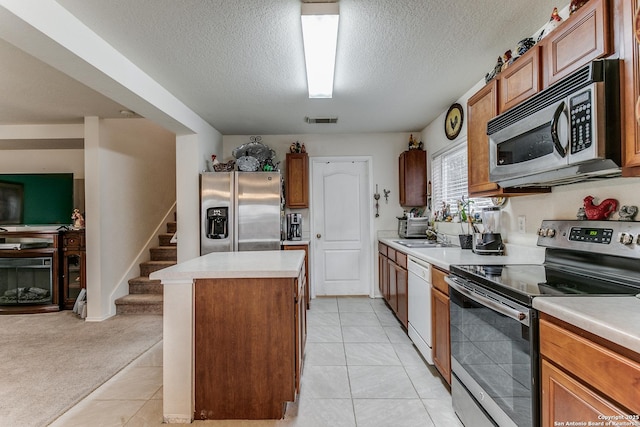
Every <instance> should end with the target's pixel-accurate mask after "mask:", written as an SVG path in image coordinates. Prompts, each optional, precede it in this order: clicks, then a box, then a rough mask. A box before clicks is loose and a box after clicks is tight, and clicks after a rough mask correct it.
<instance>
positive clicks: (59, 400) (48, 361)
mask: <svg viewBox="0 0 640 427" xmlns="http://www.w3.org/2000/svg"><path fill="white" fill-rule="evenodd" d="M161 339H162V316H157V315H136V316H115V317H112V318H109V319H107V320H105V321H103V322H85V321H84V320H82V319H80V318H78V317H77V316H76V315H75V314H73V313H72V312H71V311H61V312H58V313H46V314H28V315H7V316H0V426H13V427H23V426H24V427H29V426H37V427H41V426H46V425H47V424H49V423H50V422H52V421H53V420H54V419H55V418H57V417H58V416H60V414H62V413H64V412H65V411H66V410H68V409H69V408H70V407H72V406H73V405H75V404H76V403H77V402H79V401H80V400H81V399H82V398H84V397H85V396H87V395H88V394H89V393H91V392H92V391H93V390H95V389H96V388H97V387H99V386H100V385H101V384H103V383H104V382H105V381H106V380H108V379H109V378H111V377H112V376H113V375H115V374H116V373H117V372H118V371H120V370H121V369H122V368H124V367H125V366H127V365H128V364H129V363H130V362H131V361H132V360H134V359H135V358H136V357H138V356H140V355H141V354H142V353H144V352H145V351H146V350H148V349H149V348H151V347H152V346H153V345H154V344H156V343H158V342H159V341H160V340H161Z"/></svg>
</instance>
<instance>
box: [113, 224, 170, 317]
mask: <svg viewBox="0 0 640 427" xmlns="http://www.w3.org/2000/svg"><path fill="white" fill-rule="evenodd" d="M175 232H176V223H175V222H168V223H167V233H166V234H161V235H160V236H159V237H158V240H159V245H160V246H157V247H155V248H151V249H150V250H149V252H150V253H151V260H150V261H145V262H143V263H140V276H139V277H136V278H133V279H130V280H129V295H125V296H123V297H121V298H118V299H117V300H116V301H115V303H116V314H162V285H161V284H160V281H159V280H151V279H149V274H151V273H152V272H154V271H157V270H161V269H163V268H165V267H169V266H171V265H174V264H176V260H177V256H178V254H177V247H176V244H175V243H171V238H172V237H173V235H174V234H175Z"/></svg>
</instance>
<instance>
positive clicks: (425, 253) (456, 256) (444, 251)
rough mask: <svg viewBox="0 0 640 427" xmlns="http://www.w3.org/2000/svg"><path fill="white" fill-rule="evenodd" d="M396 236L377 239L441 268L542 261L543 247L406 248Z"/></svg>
mask: <svg viewBox="0 0 640 427" xmlns="http://www.w3.org/2000/svg"><path fill="white" fill-rule="evenodd" d="M395 240H406V239H399V238H398V237H379V238H378V241H380V242H382V243H384V244H386V245H387V246H391V247H392V248H394V249H396V250H398V251H400V252H403V253H405V254H407V255H411V256H414V257H416V258H419V259H421V260H423V261H425V262H428V263H429V264H432V265H434V266H436V267H439V268H441V269H443V270H449V266H451V265H454V264H483V265H488V264H542V263H543V262H544V248H537V247H536V248H531V247H526V246H518V247H515V246H513V245H511V246H510V245H507V254H508V255H478V254H475V253H473V252H472V251H471V250H470V249H460V247H459V246H451V247H445V248H442V247H437V248H415V249H412V248H407V247H406V246H403V245H401V244H398V243H395Z"/></svg>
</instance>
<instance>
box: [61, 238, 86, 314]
mask: <svg viewBox="0 0 640 427" xmlns="http://www.w3.org/2000/svg"><path fill="white" fill-rule="evenodd" d="M84 236H85V234H84V230H69V231H63V232H62V277H61V279H62V287H61V288H62V289H61V290H62V301H61V304H60V305H61V308H63V309H65V310H71V309H72V308H73V305H74V304H75V302H76V298H78V294H80V290H81V289H83V288H85V287H86V256H85V254H86V252H85V243H84Z"/></svg>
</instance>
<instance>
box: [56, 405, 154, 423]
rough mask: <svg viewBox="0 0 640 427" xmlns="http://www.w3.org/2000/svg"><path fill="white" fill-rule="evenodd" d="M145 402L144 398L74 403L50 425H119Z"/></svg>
mask: <svg viewBox="0 0 640 427" xmlns="http://www.w3.org/2000/svg"><path fill="white" fill-rule="evenodd" d="M145 403H146V402H145V401H144V400H90V401H87V402H85V404H80V405H76V406H75V407H74V408H72V409H71V410H70V411H68V412H67V413H65V414H64V415H62V417H60V418H58V419H57V420H56V421H54V422H53V423H52V424H51V425H50V427H87V426H91V427H112V426H113V427H121V426H124V425H125V424H126V423H127V421H129V420H130V419H131V417H133V416H134V415H135V414H136V412H138V411H139V410H140V408H141V407H142V406H143V405H144V404H145Z"/></svg>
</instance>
